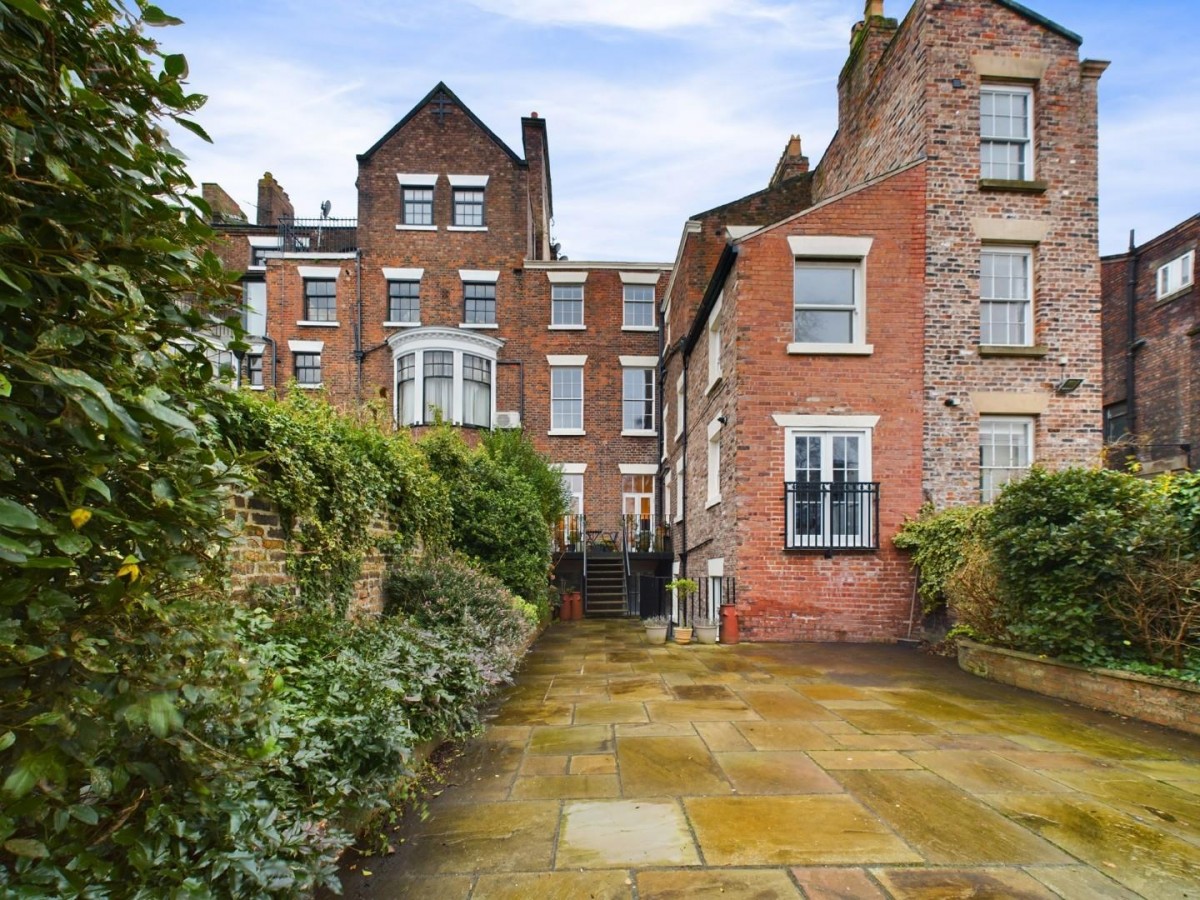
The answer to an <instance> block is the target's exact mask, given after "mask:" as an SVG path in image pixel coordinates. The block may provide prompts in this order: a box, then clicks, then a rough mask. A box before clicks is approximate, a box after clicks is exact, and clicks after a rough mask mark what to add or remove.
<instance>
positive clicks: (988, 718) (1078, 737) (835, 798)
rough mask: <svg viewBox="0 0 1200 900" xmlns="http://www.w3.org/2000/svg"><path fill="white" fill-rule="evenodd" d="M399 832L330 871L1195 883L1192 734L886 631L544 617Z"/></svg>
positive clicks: (888, 885)
mask: <svg viewBox="0 0 1200 900" xmlns="http://www.w3.org/2000/svg"><path fill="white" fill-rule="evenodd" d="M396 846H397V851H396V852H395V853H394V854H392V855H390V856H386V857H376V858H372V859H363V860H360V861H359V863H358V870H357V871H356V872H354V873H353V874H352V875H351V876H350V877H349V878H347V880H346V894H347V895H348V896H350V897H361V898H365V897H378V898H389V897H419V898H430V900H438V898H454V900H459V898H470V900H497V898H514V900H516V898H520V900H527V898H537V900H541V898H547V900H554V898H563V900H577V898H597V900H610V898H611V900H615V898H638V900H647V898H655V900H666V898H685V897H686V898H688V900H703V898H710V897H712V898H716V897H720V898H726V900H735V898H755V900H769V898H798V897H808V898H814V900H817V898H819V900H833V898H866V900H874V898H888V897H890V898H904V900H907V898H959V897H977V898H984V897H994V898H999V897H1004V898H1030V900H1033V898H1056V897H1062V898H1070V900H1074V898H1126V897H1144V898H1149V900H1166V898H1200V739H1197V738H1195V737H1192V736H1188V735H1184V734H1181V733H1178V732H1172V731H1168V730H1165V729H1161V728H1157V727H1155V726H1151V725H1144V724H1141V723H1136V722H1130V721H1128V720H1124V719H1119V718H1116V717H1113V716H1108V715H1105V714H1102V713H1097V712H1093V711H1090V710H1086V709H1083V708H1081V707H1077V706H1074V705H1071V704H1068V703H1064V702H1060V701H1056V700H1051V699H1048V698H1044V697H1040V696H1037V695H1034V694H1029V693H1026V692H1023V691H1019V690H1017V689H1014V688H1009V687H1005V686H1003V685H997V684H993V683H991V682H987V681H983V680H981V679H978V678H975V677H974V676H971V675H967V674H965V673H963V672H961V671H960V670H959V669H958V668H957V666H956V665H955V664H954V662H953V661H952V660H946V659H941V658H937V657H931V656H928V655H925V654H922V653H919V652H917V651H915V650H913V649H910V648H905V647H895V646H885V645H849V644H741V645H738V646H734V647H721V646H699V645H689V646H678V645H672V644H668V645H666V646H657V647H655V646H650V645H648V644H646V643H645V639H644V636H643V633H642V629H641V628H640V627H639V626H638V624H637V623H636V622H626V621H600V622H597V621H585V622H572V623H556V624H555V625H554V626H553V627H551V628H550V629H549V630H548V631H547V632H546V633H545V634H544V635H543V636H542V637H541V638H540V639H539V641H538V642H537V644H536V645H535V646H534V647H533V649H532V651H531V652H530V654H529V656H528V658H527V659H526V661H525V664H524V666H523V668H522V670H521V673H520V676H519V678H518V680H517V682H516V684H515V685H513V686H512V687H511V688H510V689H509V690H508V691H507V692H506V694H505V696H504V698H503V702H502V703H501V704H500V705H499V706H498V707H497V709H496V713H495V715H494V717H493V718H491V719H490V721H489V724H488V726H487V728H486V729H485V731H484V732H483V734H482V735H481V736H480V737H478V738H477V739H475V740H474V741H472V742H471V743H470V744H469V745H468V746H467V748H466V750H465V752H464V754H463V755H462V757H461V758H460V759H459V760H458V761H457V762H456V764H455V766H454V768H453V769H452V771H451V773H450V776H449V780H448V785H447V786H446V788H445V790H444V791H443V792H442V793H441V794H440V795H439V796H437V797H436V798H434V799H433V800H431V801H430V803H429V814H428V817H427V818H426V819H424V820H423V821H419V820H418V819H417V817H416V816H411V817H409V819H408V820H407V821H406V822H405V824H404V826H403V830H402V831H401V833H399V834H398V835H397V836H396ZM367 872H369V873H370V874H369V875H368V874H366V873H367Z"/></svg>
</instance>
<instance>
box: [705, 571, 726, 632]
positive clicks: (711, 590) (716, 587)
mask: <svg viewBox="0 0 1200 900" xmlns="http://www.w3.org/2000/svg"><path fill="white" fill-rule="evenodd" d="M707 569H708V613H707V614H708V617H709V618H710V619H715V618H716V617H717V615H718V612H719V610H720V607H721V604H722V603H723V602H724V600H725V557H723V556H717V557H714V558H712V559H710V560H708V564H707Z"/></svg>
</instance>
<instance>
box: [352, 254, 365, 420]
mask: <svg viewBox="0 0 1200 900" xmlns="http://www.w3.org/2000/svg"><path fill="white" fill-rule="evenodd" d="M354 290H355V294H356V297H355V302H356V305H357V307H358V316H357V322H355V325H354V363H355V366H356V367H357V375H356V378H355V383H354V398H355V400H356V402H357V405H359V406H362V386H363V360H364V359H365V358H366V354H365V353H363V347H362V332H363V291H362V250H360V249H358V248H355V250H354Z"/></svg>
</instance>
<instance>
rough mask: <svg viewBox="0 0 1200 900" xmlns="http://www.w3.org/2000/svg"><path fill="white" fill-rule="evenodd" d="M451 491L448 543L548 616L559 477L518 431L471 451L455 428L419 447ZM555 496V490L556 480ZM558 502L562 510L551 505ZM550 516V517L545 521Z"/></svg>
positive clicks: (440, 429) (432, 433)
mask: <svg viewBox="0 0 1200 900" xmlns="http://www.w3.org/2000/svg"><path fill="white" fill-rule="evenodd" d="M419 446H420V447H421V450H422V451H423V452H424V453H425V456H426V458H427V459H428V460H429V465H430V468H431V469H432V470H433V471H434V472H435V473H436V474H437V475H438V476H439V477H440V478H441V479H442V481H443V482H444V483H446V484H451V485H453V486H454V489H453V490H452V491H451V492H450V499H449V507H450V525H449V529H448V533H449V543H450V545H451V546H452V547H453V548H454V549H456V550H460V551H462V552H463V553H464V554H466V555H467V556H468V557H470V558H471V559H473V560H475V561H477V563H478V565H479V567H480V568H482V569H483V570H484V571H485V572H487V573H489V574H490V575H493V576H495V577H496V578H498V579H500V581H502V582H503V583H504V585H505V586H506V587H507V588H508V589H509V590H510V591H512V592H513V593H514V594H517V595H519V596H521V597H525V598H528V599H529V601H530V602H532V603H535V604H536V605H537V606H538V609H539V614H540V615H541V616H542V618H548V617H549V612H550V610H549V605H548V604H547V603H546V585H547V582H548V577H549V572H550V525H551V522H552V521H553V520H556V519H557V518H558V516H559V515H561V514H562V512H563V511H564V510H565V503H564V501H563V495H562V487H561V479H560V478H559V476H558V474H557V473H556V472H554V471H553V470H552V469H551V468H550V467H549V463H548V462H547V461H546V460H545V458H544V457H543V456H541V455H540V454H538V453H537V452H536V451H535V450H533V448H532V446H531V445H529V440H528V438H526V437H524V436H523V435H521V434H519V433H515V432H514V433H509V434H506V435H504V436H502V437H496V436H488V437H486V438H485V439H484V441H483V443H482V444H481V445H480V447H478V448H476V449H471V448H470V447H468V446H467V445H466V443H465V442H464V441H463V439H462V436H461V435H460V434H459V433H458V432H457V431H455V430H453V429H451V428H449V427H447V426H441V427H437V428H434V429H432V430H431V431H430V433H429V434H427V435H426V436H425V437H424V438H423V439H422V440H421V442H420V445H419ZM552 481H553V484H555V485H557V486H558V487H557V493H556V494H555V493H553V492H551V490H550V488H551V482H552ZM555 499H557V501H558V504H559V505H558V506H555V505H554V502H553V501H554V500H555ZM548 515H549V516H551V518H547V516H548Z"/></svg>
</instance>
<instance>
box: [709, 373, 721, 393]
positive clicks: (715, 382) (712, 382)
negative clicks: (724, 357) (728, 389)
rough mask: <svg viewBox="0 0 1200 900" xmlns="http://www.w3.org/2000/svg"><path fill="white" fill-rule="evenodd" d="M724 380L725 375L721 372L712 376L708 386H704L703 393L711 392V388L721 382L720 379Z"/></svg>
mask: <svg viewBox="0 0 1200 900" xmlns="http://www.w3.org/2000/svg"><path fill="white" fill-rule="evenodd" d="M724 380H725V376H724V375H723V374H722V375H718V376H717V377H716V378H714V379H713V380H712V381H710V382H709V383H708V387H706V388H705V389H704V393H705V394H706V395H707V394H711V393H712V392H713V388H715V387H716V386H717V385H718V384H720V383H721V382H722V381H724Z"/></svg>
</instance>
